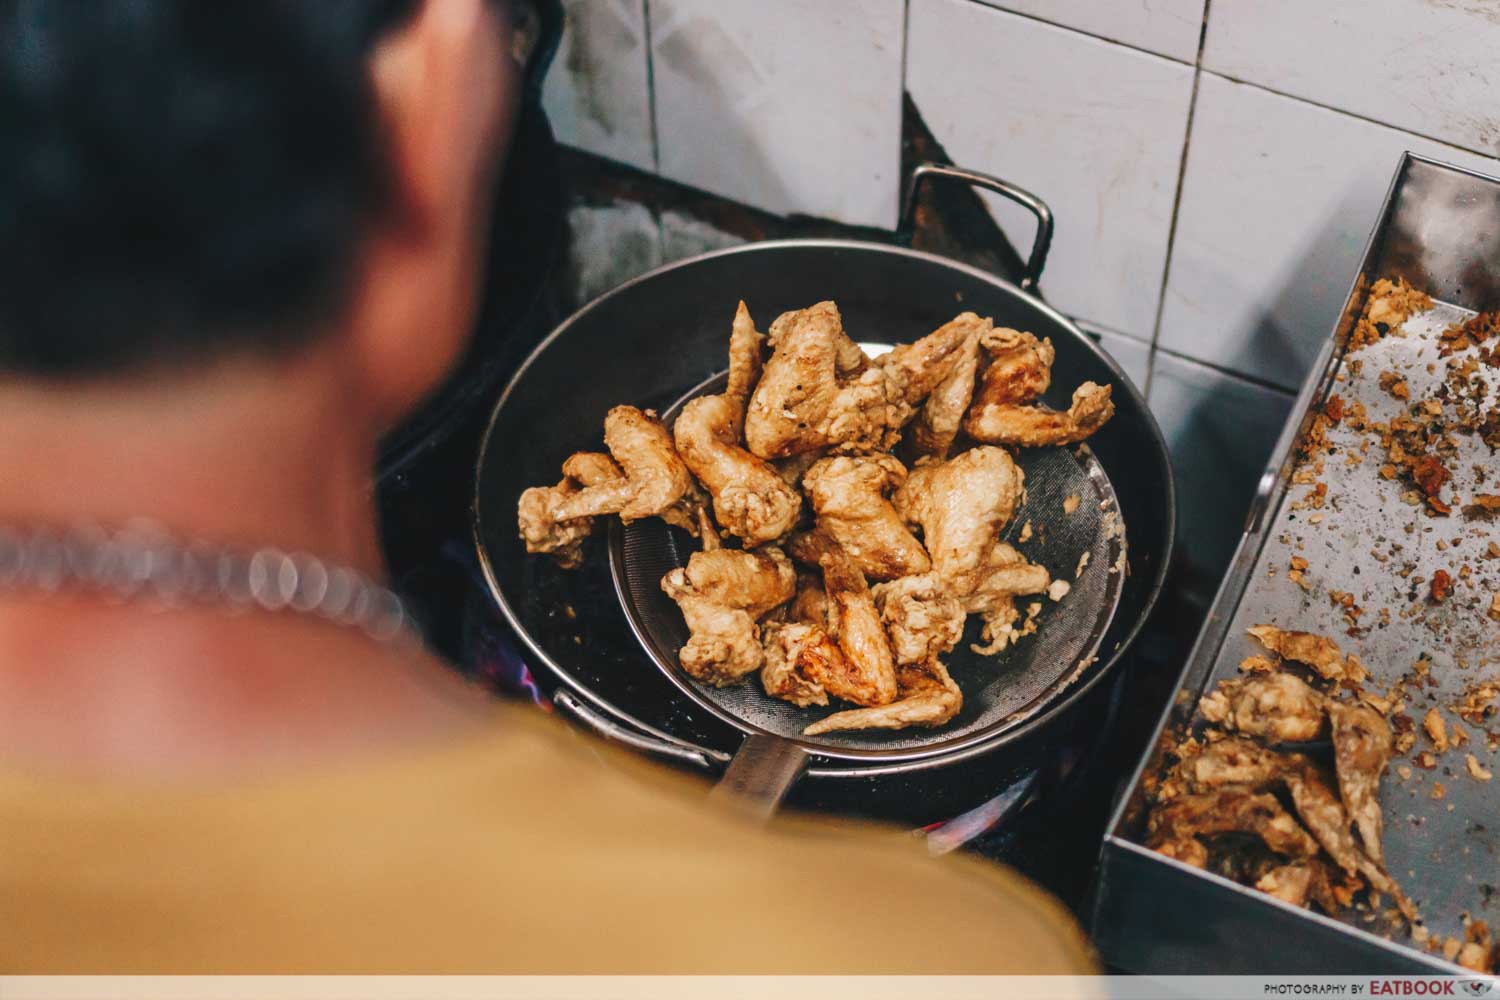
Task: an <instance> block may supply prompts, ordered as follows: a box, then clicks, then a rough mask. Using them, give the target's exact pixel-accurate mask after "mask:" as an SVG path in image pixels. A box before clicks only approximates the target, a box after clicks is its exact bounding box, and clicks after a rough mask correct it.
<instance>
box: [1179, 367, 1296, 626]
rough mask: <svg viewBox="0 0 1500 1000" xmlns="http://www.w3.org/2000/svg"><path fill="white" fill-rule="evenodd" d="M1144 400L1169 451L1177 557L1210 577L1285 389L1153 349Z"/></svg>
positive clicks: (1236, 523)
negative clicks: (1174, 489) (1173, 481)
mask: <svg viewBox="0 0 1500 1000" xmlns="http://www.w3.org/2000/svg"><path fill="white" fill-rule="evenodd" d="M1150 402H1151V412H1152V413H1153V414H1154V415H1155V416H1156V419H1157V421H1158V422H1159V423H1160V424H1161V429H1162V433H1163V434H1164V435H1165V436H1166V439H1167V446H1168V447H1169V448H1170V449H1171V451H1172V466H1173V471H1174V473H1175V474H1176V477H1177V500H1178V515H1179V528H1178V533H1177V537H1178V542H1179V544H1180V545H1181V546H1182V550H1181V558H1182V559H1183V560H1184V561H1186V562H1187V563H1188V564H1189V565H1190V566H1192V567H1193V568H1194V570H1195V571H1196V572H1195V574H1194V575H1195V576H1197V577H1198V578H1200V579H1204V580H1213V579H1217V577H1218V575H1219V574H1220V573H1221V572H1222V570H1223V569H1224V568H1225V567H1226V566H1228V565H1229V559H1230V557H1231V556H1233V555H1234V547H1235V545H1236V544H1237V542H1238V541H1239V536H1240V534H1241V532H1242V531H1243V530H1244V522H1245V514H1246V512H1247V511H1248V510H1249V509H1250V498H1251V497H1252V496H1254V495H1255V486H1256V483H1257V482H1258V481H1259V480H1260V474H1261V472H1262V471H1263V470H1264V469H1265V465H1266V460H1267V459H1268V458H1269V457H1270V455H1271V449H1272V448H1273V447H1274V446H1275V444H1276V438H1277V435H1279V434H1280V433H1281V428H1282V425H1283V424H1285V423H1286V419H1287V415H1288V413H1289V412H1290V411H1291V407H1292V402H1293V399H1292V396H1291V395H1290V394H1288V393H1282V392H1277V391H1275V390H1273V389H1266V388H1263V387H1261V386H1258V385H1255V384H1253V383H1250V382H1246V381H1244V380H1242V379H1238V378H1234V377H1233V376H1230V375H1225V374H1224V373H1222V372H1218V371H1215V370H1213V369H1212V368H1208V367H1205V366H1203V365H1200V364H1197V363H1195V362H1193V361H1188V360H1186V359H1183V358H1178V357H1176V356H1174V355H1171V354H1167V353H1165V352H1162V351H1158V352H1157V354H1156V365H1155V368H1154V370H1153V373H1152V376H1151V395H1150ZM1207 596H1210V597H1211V596H1212V595H1211V594H1210V595H1207Z"/></svg>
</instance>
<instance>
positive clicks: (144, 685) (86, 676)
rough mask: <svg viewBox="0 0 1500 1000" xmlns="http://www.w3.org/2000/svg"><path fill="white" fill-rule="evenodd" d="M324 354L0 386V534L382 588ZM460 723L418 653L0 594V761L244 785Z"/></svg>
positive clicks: (463, 710)
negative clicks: (173, 542)
mask: <svg viewBox="0 0 1500 1000" xmlns="http://www.w3.org/2000/svg"><path fill="white" fill-rule="evenodd" d="M339 362H340V359H339V358H338V357H337V355H336V352H334V351H329V352H328V353H327V355H326V356H322V357H320V356H318V355H317V354H316V353H314V354H312V355H311V356H305V357H303V358H300V359H298V360H297V361H296V362H294V363H289V364H287V365H284V366H280V367H278V368H274V369H273V368H270V367H266V368H259V369H256V368H252V367H250V366H248V365H242V366H240V367H237V368H233V369H229V368H226V370H225V371H224V372H222V373H216V374H206V375H202V376H197V377H191V378H189V377H183V378H181V379H179V380H177V381H175V382H170V383H166V382H163V383H157V384H153V385H147V386H142V385H116V386H105V385H90V386H71V387H56V388H52V387H46V386H38V385H21V384H3V383H0V524H15V525H21V526H30V525H48V526H57V527H66V526H68V525H70V524H74V523H79V522H90V523H94V524H99V525H103V526H117V525H121V524H123V523H124V522H127V521H129V520H131V519H133V518H148V519H151V520H153V521H156V522H159V523H160V524H161V525H162V526H163V527H164V528H166V529H167V530H168V531H170V532H172V533H173V534H175V535H177V536H179V537H181V538H183V539H185V540H201V541H202V542H204V543H207V544H208V545H211V546H216V545H218V546H235V547H249V548H253V547H260V546H276V547H279V548H282V549H284V550H287V551H293V552H296V551H305V552H310V553H313V554H315V555H317V556H320V557H322V558H324V559H326V560H329V561H331V562H337V563H341V564H344V565H351V566H354V567H356V568H358V569H360V570H362V571H364V572H365V573H366V574H368V575H371V576H374V577H377V578H378V577H380V576H382V575H383V567H382V559H381V555H380V548H379V542H378V538H377V532H376V521H375V512H374V504H373V500H372V498H371V497H370V491H369V478H370V469H371V463H372V462H373V456H374V453H375V446H376V435H375V432H374V431H373V429H372V428H374V427H375V421H374V419H373V418H372V416H371V414H370V413H369V412H368V411H367V410H366V409H364V407H365V406H367V404H366V403H365V402H364V401H362V400H360V399H357V398H349V397H350V396H351V395H352V394H351V393H350V392H349V391H348V390H347V389H346V388H343V387H346V386H349V385H351V384H355V383H356V380H354V379H350V378H348V377H347V374H348V373H347V372H341V371H339V370H338V367H337V366H338V364H339ZM477 705H478V703H477V702H476V701H475V700H474V699H473V698H472V697H470V695H469V694H468V693H467V692H465V691H463V690H461V689H460V688H459V685H458V683H457V680H456V678H455V677H454V676H452V675H450V673H449V672H448V671H447V670H445V669H443V668H442V667H441V665H439V664H437V663H436V662H435V661H432V660H430V659H428V658H427V657H425V656H424V655H422V654H421V653H420V651H416V650H406V651H403V650H402V649H401V648H399V647H392V646H377V645H376V644H374V643H372V642H371V641H370V640H369V639H367V638H366V637H364V636H363V635H362V634H360V633H358V632H357V631H354V630H349V629H341V628H340V627H338V626H335V625H332V624H329V623H326V622H321V621H314V620H310V619H305V618H298V617H296V616H293V615H289V614H279V615H272V614H259V615H246V616H238V617H236V616H230V615H226V614H225V613H224V611H223V610H222V609H218V608H211V607H202V608H197V607H190V608H185V609H181V610H175V611H170V612H165V613H152V611H151V610H150V609H149V608H147V607H146V606H144V605H138V604H126V605H118V604H113V603H111V602H109V601H106V600H102V599H99V598H97V597H92V596H90V595H87V594H79V593H61V594H58V595H56V596H54V597H45V598H44V597H40V596H38V595H27V594H7V593H4V592H0V760H13V759H19V760H41V761H43V762H44V763H49V764H52V765H61V766H64V767H68V768H83V769H86V770H100V769H103V770H111V771H124V772H127V773H132V774H138V773H142V772H152V773H159V772H164V773H179V772H181V771H183V770H187V771H192V772H199V771H203V770H205V769H208V770H223V769H226V768H227V769H244V768H246V767H250V768H257V769H258V768H261V767H263V766H265V765H266V764H267V763H269V762H271V761H274V760H283V759H286V760H295V759H298V758H303V757H307V756H314V757H317V756H327V755H328V754H329V753H337V752H340V751H342V750H347V749H349V748H351V747H360V746H366V745H373V744H379V743H382V742H387V741H391V740H396V741H399V740H401V739H403V738H409V737H411V736H413V735H416V734H422V733H432V732H440V731H447V730H448V729H451V728H452V727H453V726H455V725H464V724H466V722H467V721H469V720H472V719H474V718H475V712H476V710H477V707H476V706H477Z"/></svg>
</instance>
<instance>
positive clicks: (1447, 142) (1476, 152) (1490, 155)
mask: <svg viewBox="0 0 1500 1000" xmlns="http://www.w3.org/2000/svg"><path fill="white" fill-rule="evenodd" d="M967 2H968V3H973V4H977V5H978V6H980V7H984V8H986V9H988V10H991V11H994V12H996V13H999V14H1009V15H1010V16H1011V17H1018V18H1021V19H1023V20H1026V21H1033V22H1035V23H1037V24H1045V25H1047V26H1048V27H1052V28H1056V29H1058V30H1059V31H1066V32H1068V33H1070V34H1074V35H1081V36H1082V37H1084V38H1092V39H1093V40H1094V41H1097V42H1103V43H1105V44H1106V45H1114V46H1117V47H1119V48H1122V49H1129V50H1130V51H1132V52H1136V53H1139V54H1141V55H1145V56H1153V57H1155V58H1157V59H1164V60H1166V61H1167V62H1171V63H1176V64H1177V65H1178V66H1190V67H1192V68H1193V69H1194V70H1195V71H1196V73H1207V74H1208V75H1210V76H1215V77H1218V78H1219V79H1221V80H1228V81H1229V82H1231V83H1237V84H1239V85H1240V86H1242V87H1253V88H1255V89H1256V90H1261V91H1264V92H1266V93H1267V94H1275V95H1276V96H1277V97H1284V98H1286V99H1287V100H1289V101H1300V102H1301V103H1303V104H1310V105H1312V106H1313V107H1315V108H1322V109H1323V110H1324V111H1331V112H1333V113H1334V114H1336V115H1346V116H1348V117H1350V118H1354V119H1357V120H1359V121H1362V122H1366V123H1367V124H1370V125H1378V126H1380V127H1382V128H1388V129H1390V130H1391V131H1392V132H1400V133H1402V134H1404V135H1410V136H1414V137H1416V138H1418V139H1426V140H1427V141H1428V142H1435V143H1438V144H1440V145H1443V146H1447V147H1448V148H1450V149H1455V150H1458V151H1460V152H1464V153H1469V154H1471V155H1473V156H1482V157H1484V158H1485V159H1489V160H1500V155H1497V154H1496V153H1495V152H1493V151H1491V150H1487V149H1476V148H1474V147H1472V146H1465V145H1462V144H1461V143H1458V142H1454V141H1453V140H1452V139H1444V138H1441V137H1439V136H1435V135H1430V134H1429V133H1426V132H1419V131H1417V130H1416V129H1413V128H1408V127H1406V126H1404V125H1395V124H1392V123H1391V122H1383V121H1381V120H1380V119H1378V118H1371V117H1370V116H1369V115H1365V114H1361V113H1359V112H1357V111H1350V110H1349V109H1347V108H1340V107H1337V106H1335V105H1332V104H1325V103H1323V102H1322V101H1318V100H1314V99H1313V98H1311V97H1302V96H1300V95H1298V94H1290V93H1287V92H1286V91H1284V90H1277V89H1276V88H1275V87H1271V86H1267V85H1266V84H1263V83H1257V82H1255V81H1254V80H1246V79H1243V78H1242V77H1238V76H1234V75H1232V74H1229V73H1224V72H1220V71H1218V70H1212V69H1208V68H1206V67H1205V66H1204V65H1203V47H1204V42H1205V41H1206V39H1207V32H1208V7H1209V4H1211V3H1212V2H1213V0H1204V5H1203V28H1202V29H1200V32H1199V36H1198V54H1197V56H1196V57H1195V59H1194V61H1193V62H1188V61H1186V60H1184V59H1178V58H1177V57H1175V56H1168V55H1163V54H1162V53H1160V52H1154V51H1152V50H1151V49H1147V48H1143V47H1141V46H1139V45H1133V44H1131V43H1130V42H1123V41H1121V40H1120V39H1118V38H1110V37H1109V36H1108V35H1100V34H1096V33H1095V32H1092V31H1086V30H1084V29H1083V28H1077V27H1074V26H1073V25H1070V24H1061V23H1059V22H1057V21H1049V20H1047V19H1046V18H1045V17H1038V16H1037V15H1035V14H1025V13H1022V12H1021V11H1018V10H1011V9H1010V8H1008V7H996V6H993V5H992V4H990V3H989V2H988V0H967ZM1196 73H1195V77H1196ZM1194 86H1195V87H1196V86H1197V80H1196V78H1195V80H1194Z"/></svg>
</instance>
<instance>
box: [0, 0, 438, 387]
mask: <svg viewBox="0 0 1500 1000" xmlns="http://www.w3.org/2000/svg"><path fill="white" fill-rule="evenodd" d="M417 4H418V0H0V374H5V373H20V374H23V375H41V376H47V377H76V376H88V375H97V374H103V373H117V372H123V371H129V370H135V369H141V368H146V367H157V366H163V365H183V364H190V363H194V362H197V361H202V360H205V359H208V358H212V357H217V356H220V355H224V354H227V353H233V352H253V353H260V354H267V353H271V352H276V351H282V350H286V349H290V348H293V347H295V346H296V345H298V344H300V343H301V342H302V341H304V340H306V339H308V338H310V337H311V336H313V335H314V334H315V332H316V331H317V329H318V328H319V326H320V325H321V323H322V322H323V321H324V320H326V319H328V318H329V317H330V316H332V315H334V314H335V313H336V311H337V310H338V309H339V308H340V307H341V306H342V305H343V304H344V303H345V301H346V300H347V295H348V290H349V287H348V286H349V278H350V272H351V265H352V263H353V258H354V254H355V251H356V248H357V245H358V240H359V237H360V234H361V231H362V229H363V227H364V226H365V225H366V224H367V222H368V219H369V216H370V214H371V212H372V210H373V209H376V208H378V206H379V204H380V203H381V201H382V199H383V198H384V197H385V195H386V192H387V191H388V186H387V179H388V175H387V173H386V164H387V158H386V157H385V155H384V152H383V149H382V145H381V134H380V132H381V130H380V123H379V120H378V115H377V112H376V108H375V106H374V97H373V93H372V90H371V84H370V78H369V56H370V51H371V49H372V47H373V46H374V45H375V43H376V42H377V41H378V40H379V38H380V37H381V36H382V34H384V33H385V32H387V31H389V30H391V29H392V28H394V27H396V26H398V25H399V24H401V23H403V22H404V21H405V20H406V19H408V18H409V17H410V16H411V13H412V11H413V10H414V9H415V7H416V6H417Z"/></svg>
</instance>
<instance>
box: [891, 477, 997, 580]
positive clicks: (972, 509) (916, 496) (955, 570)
mask: <svg viewBox="0 0 1500 1000" xmlns="http://www.w3.org/2000/svg"><path fill="white" fill-rule="evenodd" d="M1024 481H1025V476H1024V475H1023V474H1022V472H1021V470H1020V469H1019V468H1018V467H1017V466H1016V463H1015V462H1014V461H1012V460H1011V457H1010V456H1009V455H1008V454H1006V453H1005V451H1004V450H1003V449H1000V448H991V447H980V448H974V449H972V450H971V451H966V452H964V453H963V454H962V455H959V456H958V457H957V458H953V459H950V460H948V461H946V462H934V463H931V464H928V465H922V466H918V467H917V468H915V469H913V470H912V472H911V474H910V475H909V476H907V478H906V481H905V482H904V483H902V484H901V487H900V489H898V490H897V491H896V495H895V497H894V505H895V508H896V510H897V511H898V512H899V513H900V514H901V516H902V517H904V518H905V519H906V520H907V522H908V523H910V524H914V525H917V526H918V527H920V528H921V529H922V539H923V541H924V542H925V543H926V546H927V552H928V554H929V555H930V556H931V557H932V566H933V569H935V570H936V571H937V573H938V575H939V576H940V577H941V578H942V580H943V583H944V584H946V585H947V587H948V589H949V591H950V592H951V593H952V594H954V595H955V596H958V597H959V598H960V599H962V598H964V597H967V596H968V595H970V594H972V593H974V592H975V591H976V590H978V588H979V585H980V583H981V582H982V580H983V578H984V575H985V571H986V569H987V568H988V565H989V557H990V553H991V550H992V549H993V548H994V545H995V542H996V541H997V540H998V539H999V537H1000V533H1001V531H1003V530H1004V528H1005V524H1006V522H1007V521H1009V520H1010V517H1011V515H1012V514H1013V513H1015V509H1016V505H1017V504H1018V503H1019V502H1020V500H1021V490H1022V486H1023V483H1024Z"/></svg>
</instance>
